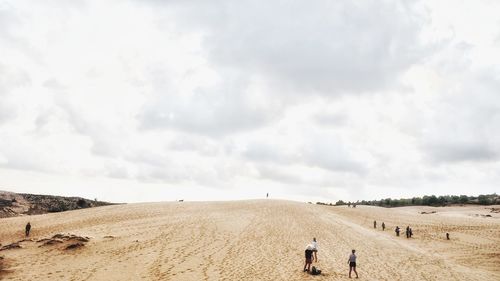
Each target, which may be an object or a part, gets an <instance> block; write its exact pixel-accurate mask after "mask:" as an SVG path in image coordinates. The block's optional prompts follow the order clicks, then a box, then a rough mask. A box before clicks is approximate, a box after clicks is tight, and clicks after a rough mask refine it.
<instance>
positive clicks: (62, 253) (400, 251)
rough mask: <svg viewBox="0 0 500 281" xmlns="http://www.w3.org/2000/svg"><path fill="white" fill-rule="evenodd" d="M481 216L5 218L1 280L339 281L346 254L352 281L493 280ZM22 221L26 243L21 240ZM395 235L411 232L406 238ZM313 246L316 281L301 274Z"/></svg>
mask: <svg viewBox="0 0 500 281" xmlns="http://www.w3.org/2000/svg"><path fill="white" fill-rule="evenodd" d="M492 208H498V206H477V205H475V206H455V207H401V208H381V207H374V206H357V207H356V208H348V207H347V206H328V205H326V206H325V205H315V204H307V203H302V202H292V201H282V200H249V201H227V202H165V203H140V204H126V205H113V206H105V207H98V208H91V209H82V210H74V211H68V212H61V213H51V214H44V215H35V216H21V217H13V218H5V219H0V225H1V227H0V243H1V244H2V246H0V247H4V246H6V245H11V244H12V243H16V242H18V245H19V247H15V248H12V249H5V250H2V251H0V257H3V259H2V260H0V262H2V263H3V270H2V272H1V273H0V279H2V280H75V281H76V280H228V281H229V280H345V279H347V278H348V277H347V274H348V269H349V268H348V265H347V259H348V256H349V254H350V252H351V249H356V254H357V257H358V259H357V271H358V273H359V277H360V279H362V280H500V266H499V265H500V214H499V213H497V212H492ZM374 220H376V221H377V228H376V229H374V228H373V221H374ZM28 221H29V222H31V225H32V230H31V234H30V236H29V237H28V239H26V240H23V239H25V237H24V226H25V224H26V223H27V222H28ZM382 222H384V223H385V224H386V229H385V231H382V229H381V228H380V225H381V224H382ZM396 226H399V227H400V228H401V229H402V234H401V236H400V237H396V235H395V232H394V228H395V227H396ZM406 226H410V227H411V228H412V230H413V237H412V238H410V239H407V238H406V236H405V234H404V229H405V228H406ZM447 232H448V233H450V240H446V236H445V235H446V233H447ZM55 235H56V236H55ZM57 235H58V236H57ZM313 237H316V238H317V240H318V244H319V250H318V253H317V255H318V262H317V263H313V266H316V267H318V268H319V269H321V270H322V274H321V275H319V276H312V275H309V274H307V273H306V272H303V267H304V249H305V247H306V246H307V244H309V243H310V242H311V241H312V238H313ZM48 241H52V242H48ZM54 241H55V242H54ZM47 242H48V243H47ZM71 245H76V246H74V247H71Z"/></svg>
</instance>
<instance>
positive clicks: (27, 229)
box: [26, 222, 31, 237]
mask: <svg viewBox="0 0 500 281" xmlns="http://www.w3.org/2000/svg"><path fill="white" fill-rule="evenodd" d="M30 231H31V224H30V223H29V222H28V224H26V237H28V236H30Z"/></svg>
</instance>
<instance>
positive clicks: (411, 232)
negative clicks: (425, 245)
mask: <svg viewBox="0 0 500 281" xmlns="http://www.w3.org/2000/svg"><path fill="white" fill-rule="evenodd" d="M408 231H409V232H410V238H411V237H412V236H413V230H412V229H411V227H410V229H409V230H408Z"/></svg>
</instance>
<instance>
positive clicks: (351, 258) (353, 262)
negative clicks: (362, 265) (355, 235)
mask: <svg viewBox="0 0 500 281" xmlns="http://www.w3.org/2000/svg"><path fill="white" fill-rule="evenodd" d="M355 253H356V250H352V254H351V255H350V256H349V259H348V260H347V264H349V278H351V272H352V271H353V270H354V273H356V278H358V272H357V271H356V254H355Z"/></svg>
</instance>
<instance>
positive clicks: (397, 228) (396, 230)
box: [394, 226, 400, 236]
mask: <svg viewBox="0 0 500 281" xmlns="http://www.w3.org/2000/svg"><path fill="white" fill-rule="evenodd" d="M394 231H395V232H396V236H399V231H400V229H399V226H396V229H394Z"/></svg>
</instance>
